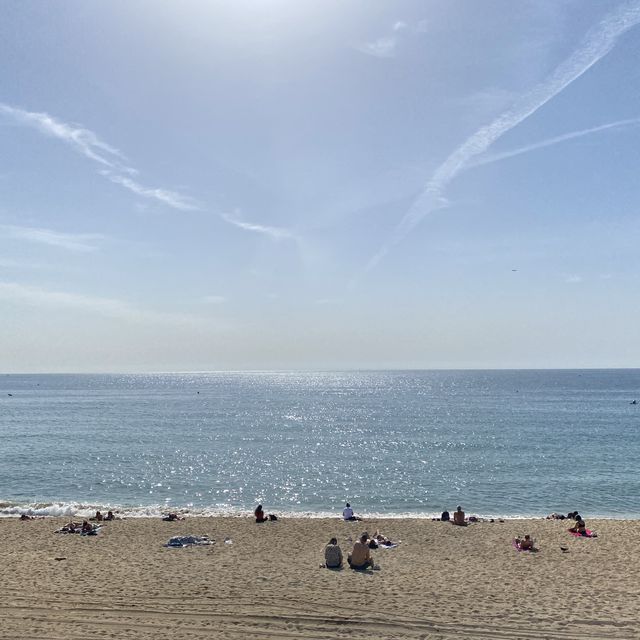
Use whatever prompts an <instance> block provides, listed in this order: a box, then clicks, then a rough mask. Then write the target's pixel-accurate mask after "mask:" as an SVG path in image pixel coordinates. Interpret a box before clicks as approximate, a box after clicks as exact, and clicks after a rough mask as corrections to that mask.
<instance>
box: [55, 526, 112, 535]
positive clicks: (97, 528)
mask: <svg viewBox="0 0 640 640" xmlns="http://www.w3.org/2000/svg"><path fill="white" fill-rule="evenodd" d="M101 528H102V525H100V524H94V525H93V526H92V527H91V531H82V528H81V527H76V528H75V530H74V531H69V529H67V527H66V526H64V527H61V528H60V529H56V531H55V533H79V534H80V535H81V536H97V535H98V532H99V531H100V529H101Z"/></svg>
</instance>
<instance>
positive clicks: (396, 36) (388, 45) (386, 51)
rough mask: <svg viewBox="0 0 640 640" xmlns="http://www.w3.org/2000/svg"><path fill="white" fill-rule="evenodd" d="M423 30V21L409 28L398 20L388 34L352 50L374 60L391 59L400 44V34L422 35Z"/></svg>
mask: <svg viewBox="0 0 640 640" xmlns="http://www.w3.org/2000/svg"><path fill="white" fill-rule="evenodd" d="M425 29H426V23H425V21H424V20H423V21H421V22H419V23H418V24H417V25H416V26H415V27H411V26H410V25H408V24H407V23H406V22H404V21H403V20H398V21H397V22H395V23H394V24H393V25H392V26H391V29H390V31H389V33H388V34H386V35H384V36H381V37H380V38H376V39H375V40H372V41H370V42H362V43H360V44H356V45H354V49H356V50H357V51H360V52H361V53H365V54H367V55H369V56H374V57H376V58H393V57H394V56H395V55H396V48H397V46H398V44H399V42H400V38H401V33H402V32H407V33H424V31H425Z"/></svg>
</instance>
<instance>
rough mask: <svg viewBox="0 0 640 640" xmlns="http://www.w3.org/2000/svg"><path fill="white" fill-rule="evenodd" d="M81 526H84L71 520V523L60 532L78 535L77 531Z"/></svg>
mask: <svg viewBox="0 0 640 640" xmlns="http://www.w3.org/2000/svg"><path fill="white" fill-rule="evenodd" d="M81 526H82V525H81V524H80V523H79V522H74V521H73V520H71V521H70V522H68V523H67V524H65V525H64V527H61V528H60V531H61V532H62V533H76V532H77V530H78V529H80V528H81Z"/></svg>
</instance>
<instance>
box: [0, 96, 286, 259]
mask: <svg viewBox="0 0 640 640" xmlns="http://www.w3.org/2000/svg"><path fill="white" fill-rule="evenodd" d="M3 114H4V115H5V116H7V117H10V118H11V119H13V120H14V121H16V122H18V123H19V124H22V125H25V126H30V127H33V128H35V129H36V130H38V131H40V132H41V133H42V134H44V135H47V136H52V137H54V138H58V139H59V140H62V141H64V142H66V143H67V144H69V145H70V146H71V147H73V148H74V149H75V150H76V151H78V152H80V153H82V154H83V155H84V156H86V157H87V158H89V159H91V160H93V161H94V162H96V163H98V164H100V165H102V166H103V167H107V168H106V169H105V168H103V169H101V170H100V174H101V175H102V176H104V177H105V178H107V179H108V180H110V181H111V182H113V183H114V184H117V185H119V186H121V187H123V188H124V189H127V190H128V191H131V192H132V193H134V194H136V195H137V196H140V197H142V198H147V199H150V200H156V201H157V202H161V203H162V204H164V205H166V206H168V207H171V208H172V209H177V210H179V211H199V210H202V208H203V207H202V205H201V204H200V203H199V202H198V201H197V200H196V199H195V198H191V197H190V196H185V195H183V194H181V193H178V192H177V191H172V190H169V189H163V188H159V187H145V186H144V185H142V184H140V183H139V182H137V181H135V180H133V179H132V178H131V176H135V175H138V173H139V172H138V170H137V169H135V168H133V167H130V166H126V165H125V164H123V163H122V162H120V161H121V160H123V161H124V160H126V158H125V156H124V155H123V154H122V153H121V152H120V151H118V149H116V148H114V147H112V146H111V145H108V144H107V143H106V142H103V141H102V140H101V139H100V138H99V137H98V136H97V135H96V134H95V133H94V132H93V131H90V130H89V129H85V128H84V127H80V126H77V125H72V124H68V123H65V122H61V121H60V120H57V119H56V118H54V117H53V116H50V115H49V114H47V113H38V112H33V111H26V110H25V109H20V108H18V107H12V106H10V105H7V104H4V103H2V102H0V115H3ZM219 215H220V217H221V218H222V219H223V220H224V221H225V222H227V223H228V224H231V225H233V226H235V227H237V228H239V229H244V230H245V231H249V232H252V233H261V234H263V235H267V236H269V237H271V238H273V239H274V240H280V239H283V238H293V237H294V235H293V233H292V232H291V231H289V230H287V229H282V228H280V227H271V226H266V225H260V224H255V223H252V222H244V221H242V220H238V219H237V218H234V217H233V216H231V215H229V214H225V213H221V214H219ZM33 231H35V230H33ZM38 231H40V232H42V233H40V239H39V241H40V242H46V241H47V238H48V240H49V244H54V242H58V246H63V243H65V240H64V238H63V237H62V235H63V234H58V236H57V238H56V237H54V235H52V234H53V233H54V232H49V234H48V235H47V234H46V233H44V232H45V231H46V230H44V229H41V230H38ZM35 235H36V234H32V238H31V239H33V240H34V241H38V240H36V238H35ZM25 239H26V238H25ZM94 239H97V238H94ZM76 240H78V239H76ZM85 240H88V238H85ZM73 244H74V242H73V240H72V239H71V237H69V238H67V241H66V245H67V248H72V245H73ZM82 244H83V242H82V241H81V240H78V241H77V242H76V243H75V249H76V250H82V249H81V248H80V247H81V245H82ZM85 244H86V246H87V247H88V246H89V245H88V244H87V243H85ZM85 250H89V249H85Z"/></svg>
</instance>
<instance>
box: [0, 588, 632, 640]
mask: <svg viewBox="0 0 640 640" xmlns="http://www.w3.org/2000/svg"><path fill="white" fill-rule="evenodd" d="M65 595H68V594H65ZM78 595H79V594H78ZM261 605H262V606H261ZM325 609H326V611H325V612H318V611H315V610H314V611H309V610H308V609H306V607H305V605H304V604H303V603H301V602H296V603H295V604H294V606H293V607H278V606H277V605H276V604H275V603H274V602H269V603H250V602H237V601H236V602H234V601H232V600H230V599H229V600H226V601H224V602H215V603H214V602H210V601H208V600H201V599H196V600H194V601H192V602H188V603H185V602H177V601H175V600H171V599H157V600H156V599H148V600H146V599H138V600H135V601H128V603H127V604H125V602H124V601H122V600H120V599H118V600H117V601H115V600H108V599H107V600H105V599H94V598H83V599H80V598H78V597H77V596H76V598H73V600H69V599H66V600H65V601H64V602H63V601H62V600H61V599H59V598H56V597H55V596H53V594H50V595H47V596H45V597H44V598H37V599H36V598H33V597H30V596H28V595H27V594H20V593H16V592H15V591H14V593H12V595H11V600H10V601H9V602H5V603H0V620H1V621H2V623H1V624H0V638H2V639H4V638H7V639H8V638H12V639H13V638H17V637H21V635H20V629H24V628H25V626H26V627H28V628H29V629H30V631H31V633H32V634H34V635H33V637H38V638H51V640H54V639H55V640H57V638H65V640H69V639H70V638H81V637H86V634H87V632H88V631H89V630H90V633H91V636H92V638H101V639H105V640H110V639H112V638H121V639H122V638H127V639H129V638H136V639H137V640H147V639H150V638H159V637H163V635H164V633H165V632H166V630H167V629H171V637H172V638H177V639H180V640H201V639H202V638H210V637H212V634H215V636H214V637H217V638H228V639H229V640H232V639H236V638H242V637H247V635H251V636H253V637H257V638H267V639H273V638H303V637H304V638H308V639H310V640H321V639H327V638H338V637H340V638H349V639H350V640H364V639H365V638H378V639H387V638H389V639H391V638H394V639H398V640H402V639H406V640H417V639H418V640H432V639H434V638H439V639H440V640H448V639H449V638H470V639H471V638H473V639H476V640H482V639H485V638H486V639H489V638H492V639H494V640H495V639H496V638H497V639H501V638H503V639H505V640H507V639H511V640H534V639H536V640H537V639H539V638H547V639H548V640H569V639H571V638H576V637H577V636H578V635H579V636H580V637H582V638H592V639H594V640H595V639H600V640H604V639H606V638H633V637H638V636H637V634H636V635H634V629H632V628H631V623H629V624H626V625H624V624H617V625H615V626H612V625H606V624H602V623H601V622H596V621H592V620H580V621H577V620H576V621H572V625H574V624H575V625H577V626H579V628H580V629H579V633H578V632H577V629H576V626H570V625H569V624H567V627H568V629H566V630H551V629H548V628H545V627H546V625H541V624H540V623H541V621H540V620H531V621H530V623H531V624H530V625H527V626H526V627H525V626H523V625H522V624H518V625H512V624H509V622H508V621H503V622H501V623H500V624H499V625H495V626H494V625H485V624H483V623H482V622H478V624H473V625H464V624H463V625H460V624H452V623H444V622H438V621H434V620H430V619H427V618H407V616H402V617H399V616H394V615H391V614H389V613H385V614H384V615H383V614H379V615H377V616H374V615H371V614H366V615H364V616H362V615H356V613H355V612H353V611H345V610H344V608H342V609H340V610H335V609H333V608H331V609H330V608H328V607H325ZM292 610H295V611H296V612H297V613H293V611H292ZM267 611H268V612H267ZM589 627H591V628H589ZM61 628H63V629H64V634H60V633H59V631H60V629H61Z"/></svg>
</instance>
